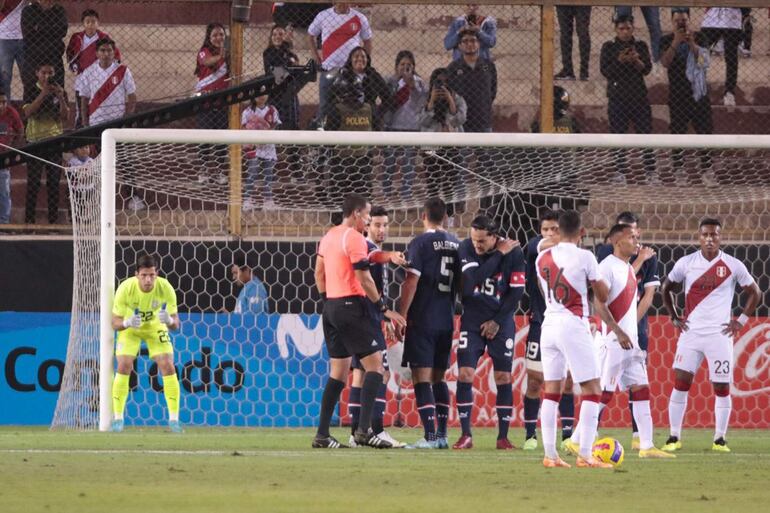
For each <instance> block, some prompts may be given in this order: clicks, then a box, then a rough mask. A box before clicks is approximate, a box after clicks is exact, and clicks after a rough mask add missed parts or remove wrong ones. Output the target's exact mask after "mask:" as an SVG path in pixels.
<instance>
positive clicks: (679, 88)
mask: <svg viewBox="0 0 770 513" xmlns="http://www.w3.org/2000/svg"><path fill="white" fill-rule="evenodd" d="M671 25H672V26H673V29H674V33H673V34H667V35H665V36H663V39H661V40H660V62H661V64H663V66H664V67H665V68H666V69H668V84H669V87H668V111H669V118H670V120H671V121H670V125H669V131H670V132H671V133H672V134H684V133H687V131H688V128H689V125H690V124H692V128H693V130H694V131H695V133H696V134H710V133H712V132H713V124H712V118H711V102H710V100H709V90H708V82H707V77H706V73H707V71H708V68H709V65H710V58H711V57H710V54H709V51H708V46H707V44H706V39H705V38H704V37H703V36H702V35H701V34H700V32H693V31H692V30H691V28H690V9H689V8H687V7H673V8H672V9H671ZM672 160H673V164H674V168H675V170H676V169H678V168H681V167H682V164H683V162H682V153H681V150H680V151H678V152H674V153H672ZM701 165H702V166H703V168H704V169H706V168H709V167H711V162H710V158H709V156H708V153H707V152H703V153H702V154H701ZM666 180H668V181H672V180H673V176H668V177H664V181H666ZM699 180H700V178H699V177H698V176H696V175H695V174H693V175H691V176H690V181H691V182H692V183H698V181H699Z"/></svg>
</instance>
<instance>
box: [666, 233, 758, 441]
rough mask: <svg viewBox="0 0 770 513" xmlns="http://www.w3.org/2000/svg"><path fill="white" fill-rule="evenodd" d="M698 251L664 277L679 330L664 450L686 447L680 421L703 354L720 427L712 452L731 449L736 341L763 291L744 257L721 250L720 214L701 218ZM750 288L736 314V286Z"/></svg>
mask: <svg viewBox="0 0 770 513" xmlns="http://www.w3.org/2000/svg"><path fill="white" fill-rule="evenodd" d="M698 231H699V239H700V251H697V252H695V253H690V254H689V255H685V256H684V257H682V258H680V259H679V260H677V261H676V263H675V264H674V268H673V269H672V270H671V272H670V273H669V275H668V277H667V278H666V280H665V281H664V282H663V286H662V288H661V293H662V295H663V304H664V305H665V307H666V310H667V311H668V314H669V315H670V316H671V322H672V323H673V324H674V326H675V327H676V328H677V330H679V333H680V335H679V340H678V341H677V344H676V356H675V357H674V373H675V374H674V389H673V390H672V391H671V398H670V399H669V403H668V418H669V421H670V422H671V436H670V437H669V439H668V440H667V441H666V445H664V446H663V450H664V451H676V450H679V449H681V448H682V442H681V441H680V438H681V436H682V420H683V419H684V414H685V411H686V410H687V393H688V391H689V390H690V386H691V385H692V379H693V377H694V376H695V373H696V372H697V370H698V368H699V367H700V365H701V362H703V359H704V358H705V359H706V361H707V362H708V366H709V379H710V380H711V383H712V384H713V386H714V395H715V396H716V397H715V404H714V416H715V418H716V419H715V420H716V430H715V433H714V443H713V444H712V446H711V449H712V450H713V451H717V452H730V449H729V448H728V447H727V442H726V441H725V434H726V433H727V424H728V422H729V420H730V412H731V410H732V400H731V398H730V385H731V384H732V381H733V342H734V338H735V337H736V336H737V335H738V333H739V332H740V330H741V329H742V328H743V327H744V326H745V325H746V323H747V322H748V320H749V317H751V316H752V315H753V314H754V309H755V308H756V306H757V303H759V300H760V291H759V287H758V286H757V284H756V282H755V281H754V278H752V277H751V275H750V274H749V271H748V269H746V266H745V265H743V263H742V262H740V261H739V260H737V259H736V258H733V257H732V256H730V255H727V254H725V253H723V252H722V251H721V250H720V249H719V245H720V236H721V231H722V225H721V223H720V222H719V221H718V220H717V219H708V218H707V219H703V220H702V221H701V222H700V227H699V228H698ZM736 284H737V285H739V286H740V287H741V288H742V289H743V291H744V292H745V293H746V306H744V308H743V312H742V313H741V315H740V316H739V317H738V318H737V319H733V318H732V303H733V296H734V295H735V286H736ZM679 291H684V295H685V307H684V315H683V316H681V317H680V316H679V314H678V313H677V311H676V308H675V307H674V293H676V292H679Z"/></svg>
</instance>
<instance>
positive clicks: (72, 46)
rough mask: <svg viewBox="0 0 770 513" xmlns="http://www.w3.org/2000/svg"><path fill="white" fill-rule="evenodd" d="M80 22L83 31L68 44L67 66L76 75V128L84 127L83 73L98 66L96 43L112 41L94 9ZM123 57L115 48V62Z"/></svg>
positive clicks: (82, 17) (82, 16) (87, 12)
mask: <svg viewBox="0 0 770 513" xmlns="http://www.w3.org/2000/svg"><path fill="white" fill-rule="evenodd" d="M80 21H81V23H83V30H81V31H80V32H75V33H74V34H72V36H70V41H69V44H67V64H68V65H69V68H70V70H72V72H73V73H74V74H75V108H76V109H77V114H76V117H75V127H76V128H79V127H81V126H82V125H83V119H82V115H81V114H80V89H81V85H80V80H81V77H82V76H83V72H84V71H86V70H87V69H88V68H90V67H91V66H96V65H97V61H98V59H97V56H96V45H95V44H94V43H96V42H97V41H98V40H100V39H111V38H110V36H109V34H107V33H106V32H102V31H101V30H99V13H98V12H96V11H95V10H93V9H86V10H85V11H83V14H81V15H80ZM121 60H122V57H121V55H120V50H119V49H118V47H117V46H116V47H115V61H116V62H120V61H121Z"/></svg>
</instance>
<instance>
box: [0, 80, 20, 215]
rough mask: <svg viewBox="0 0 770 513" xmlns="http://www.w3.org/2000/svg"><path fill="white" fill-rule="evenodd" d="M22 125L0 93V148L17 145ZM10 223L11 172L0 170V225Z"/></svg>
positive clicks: (14, 110)
mask: <svg viewBox="0 0 770 513" xmlns="http://www.w3.org/2000/svg"><path fill="white" fill-rule="evenodd" d="M23 133H24V125H23V124H22V122H21V117H20V116H19V113H18V112H16V109H14V108H13V107H11V106H10V105H9V104H8V96H6V94H5V91H0V145H2V146H0V148H3V149H7V147H8V146H17V145H19V144H20V143H21V142H22V140H23V138H22V134H23ZM10 222H11V170H10V169H0V224H8V223H10Z"/></svg>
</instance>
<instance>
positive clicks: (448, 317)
mask: <svg viewBox="0 0 770 513" xmlns="http://www.w3.org/2000/svg"><path fill="white" fill-rule="evenodd" d="M459 246H460V241H459V240H458V239H457V237H455V236H454V235H452V234H450V233H447V232H445V231H442V230H428V231H426V232H425V233H423V234H421V235H418V236H417V237H415V238H414V239H412V242H410V243H409V246H408V247H407V250H406V257H407V259H408V260H409V267H408V268H407V271H408V272H410V273H412V274H414V275H416V276H418V277H419V281H418V282H417V290H416V292H415V294H414V299H413V300H412V304H411V306H410V307H409V312H408V313H407V321H408V322H409V324H410V325H417V326H419V327H420V328H421V329H425V330H436V331H441V330H447V329H449V330H451V329H452V326H453V321H454V298H455V291H456V287H457V285H456V280H459V279H460V270H459V259H458V256H457V248H458V247H459Z"/></svg>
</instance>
